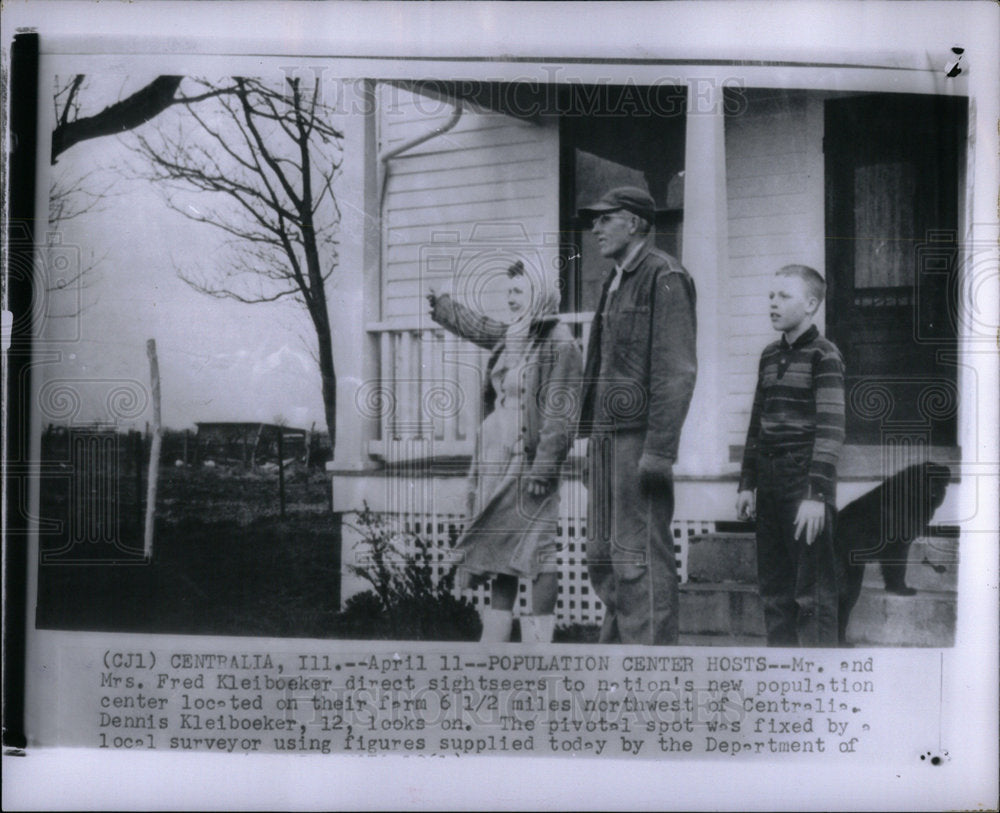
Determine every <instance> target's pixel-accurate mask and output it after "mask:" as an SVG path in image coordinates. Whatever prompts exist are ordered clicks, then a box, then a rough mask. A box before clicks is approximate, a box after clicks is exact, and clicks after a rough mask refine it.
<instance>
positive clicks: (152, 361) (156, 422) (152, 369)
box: [143, 339, 163, 561]
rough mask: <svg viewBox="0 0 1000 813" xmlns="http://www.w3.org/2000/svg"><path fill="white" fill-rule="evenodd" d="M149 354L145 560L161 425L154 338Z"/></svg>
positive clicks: (153, 512) (153, 517)
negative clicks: (149, 438) (150, 410)
mask: <svg viewBox="0 0 1000 813" xmlns="http://www.w3.org/2000/svg"><path fill="white" fill-rule="evenodd" d="M146 355H147V356H149V378H150V382H151V383H152V388H153V444H152V446H150V449H149V479H148V481H147V488H146V534H145V538H144V540H143V552H144V554H145V556H146V559H147V561H148V560H151V559H152V558H153V523H154V522H155V521H156V482H157V478H158V475H159V468H160V444H161V443H162V441H163V427H162V426H161V424H160V365H159V363H158V362H157V360H156V339H149V340H147V341H146Z"/></svg>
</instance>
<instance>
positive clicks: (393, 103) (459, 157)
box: [379, 86, 559, 325]
mask: <svg viewBox="0 0 1000 813" xmlns="http://www.w3.org/2000/svg"><path fill="white" fill-rule="evenodd" d="M380 92H381V94H382V103H381V104H380V105H379V110H380V118H379V133H380V150H381V151H383V152H384V151H386V150H389V149H392V148H393V147H396V146H399V145H401V144H403V143H404V142H406V141H407V140H409V139H412V138H415V137H417V136H419V135H422V134H424V133H428V132H430V131H432V130H433V129H434V128H436V127H441V126H442V125H444V124H445V123H446V122H447V121H448V119H449V118H450V116H451V113H452V111H453V107H452V106H451V105H449V104H446V103H444V102H439V101H436V100H432V99H429V98H427V97H422V96H417V95H415V94H413V93H410V92H408V91H405V90H402V89H400V88H397V87H391V86H382V88H381V89H380ZM558 148H559V144H558V126H557V122H556V121H555V120H551V121H545V120H543V121H531V122H529V121H522V120H520V119H517V118H514V117H512V116H507V115H503V114H501V113H495V112H492V111H488V110H483V109H480V108H476V107H474V106H472V105H470V104H468V103H466V104H465V105H464V107H463V114H462V117H461V118H460V119H459V121H458V124H457V125H456V126H455V127H454V128H453V129H452V130H450V131H448V132H447V133H444V134H441V135H438V136H435V137H434V138H432V139H430V140H429V141H426V142H424V143H423V144H420V145H419V146H417V147H415V148H413V149H411V150H408V151H406V152H404V153H402V154H400V155H399V156H397V157H395V158H393V159H391V160H390V162H389V163H390V166H389V168H388V181H387V186H386V192H385V204H384V208H383V224H384V229H383V232H384V243H383V262H382V274H383V277H382V279H383V285H382V291H383V295H382V320H383V321H384V322H387V323H388V324H390V325H391V324H393V322H404V321H407V320H412V319H413V318H415V317H419V316H421V315H422V314H424V313H425V311H426V307H425V302H424V299H423V294H425V293H426V290H427V282H428V280H427V279H426V277H427V273H428V268H429V266H427V265H426V258H427V256H428V250H431V251H435V250H436V249H437V247H438V246H439V245H440V244H441V243H442V242H444V243H446V244H449V245H452V246H454V247H455V248H456V250H458V251H464V252H465V253H464V254H463V257H465V259H468V258H469V257H471V256H472V252H474V251H475V250H476V247H482V248H483V249H485V250H486V251H487V252H489V251H491V250H493V249H494V248H495V247H496V246H497V245H505V246H507V247H508V249H509V251H510V252H511V254H513V255H515V256H520V254H522V253H524V251H527V253H528V254H530V255H532V256H535V257H538V258H539V260H538V261H539V262H541V263H542V264H544V265H545V266H546V273H550V274H554V273H555V268H556V265H555V260H556V252H555V247H554V246H555V243H556V242H557V241H556V239H554V237H555V235H557V233H558V211H559V207H558V192H559V177H558V172H559V160H558ZM484 224H490V225H489V228H488V230H487V231H484V230H483V228H482V227H483V226H484ZM497 224H501V225H502V226H506V227H507V229H506V230H505V231H504V232H503V235H502V237H501V238H500V241H499V243H498V242H497V241H498V238H497ZM477 227H478V228H477ZM546 246H550V247H551V248H546ZM470 247H471V248H472V251H471V252H470V251H468V249H470ZM538 247H542V248H541V249H539V248H538ZM522 249H523V250H522ZM456 270H457V275H458V276H461V275H462V274H463V272H464V271H465V270H466V269H464V268H463V267H461V266H457V267H456ZM501 270H502V269H501ZM434 273H435V272H434V270H433V269H432V270H431V274H432V275H434ZM447 276H448V274H447V273H445V274H441V273H437V275H436V281H437V283H438V287H439V288H441V287H447V281H446V278H447ZM451 282H453V283H454V282H455V280H454V279H452V280H451ZM459 287H460V286H459ZM493 293H494V296H493V297H492V298H491V299H490V300H489V302H488V304H490V305H492V306H494V307H496V308H497V309H498V310H499V309H500V307H501V305H502V303H501V302H500V299H499V291H494V292H493Z"/></svg>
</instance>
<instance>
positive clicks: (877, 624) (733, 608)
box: [679, 582, 956, 647]
mask: <svg viewBox="0 0 1000 813" xmlns="http://www.w3.org/2000/svg"><path fill="white" fill-rule="evenodd" d="M955 605H956V601H955V593H954V592H952V591H939V590H935V591H925V592H919V593H917V594H916V595H913V596H897V595H893V594H892V593H886V592H885V591H884V590H882V589H881V587H880V588H877V589H873V588H870V587H865V588H864V589H862V591H861V597H860V598H859V599H858V603H857V605H856V606H855V608H854V612H853V613H851V623H850V626H848V629H847V638H848V640H849V641H850V642H851V643H852V644H854V645H855V646H934V647H938V646H940V647H946V646H952V645H953V644H954V641H955ZM679 622H680V633H681V635H682V636H684V637H690V636H724V637H725V638H728V639H730V640H734V641H740V642H744V643H745V644H752V643H754V642H756V643H758V644H761V645H762V644H763V643H764V636H765V628H764V609H763V606H762V604H761V600H760V596H758V594H757V588H756V586H754V585H749V584H739V583H737V582H728V583H722V584H690V583H688V584H683V585H681V591H680V619H679Z"/></svg>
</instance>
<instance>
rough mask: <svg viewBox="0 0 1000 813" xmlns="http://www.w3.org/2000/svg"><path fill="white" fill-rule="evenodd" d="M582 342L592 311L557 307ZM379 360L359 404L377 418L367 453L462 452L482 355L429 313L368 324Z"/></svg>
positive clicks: (470, 444)
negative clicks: (442, 325) (564, 309)
mask: <svg viewBox="0 0 1000 813" xmlns="http://www.w3.org/2000/svg"><path fill="white" fill-rule="evenodd" d="M560 319H561V320H562V321H563V322H564V323H565V324H567V325H568V326H569V327H570V328H571V330H572V331H573V333H574V336H575V337H576V338H577V340H578V341H579V342H580V346H581V349H583V348H585V347H586V343H587V339H588V338H589V335H590V324H591V321H592V319H593V313H564V314H561V315H560ZM367 330H368V333H369V335H371V336H373V337H374V338H375V343H376V345H377V348H378V351H377V354H378V368H377V373H376V376H375V379H374V380H373V381H369V382H367V383H366V384H364V385H363V387H362V390H361V392H360V393H359V395H358V405H359V408H360V409H362V411H363V412H364V414H366V415H367V416H368V417H370V418H371V419H373V421H375V423H376V432H375V438H374V439H373V440H371V441H370V442H369V444H368V453H369V454H370V455H372V456H374V457H378V458H381V459H383V460H385V461H386V462H389V463H394V462H404V461H407V460H414V459H434V458H454V457H468V456H471V455H472V453H473V449H474V445H475V439H476V429H477V428H478V426H479V422H480V420H481V414H482V401H481V391H482V374H483V369H484V367H485V365H486V360H487V358H488V357H489V354H488V352H487V351H485V350H482V349H480V348H478V347H476V346H475V345H473V344H472V343H471V342H468V341H465V340H463V339H460V338H458V337H457V336H454V335H452V334H451V333H449V332H448V331H446V330H444V329H443V328H441V327H440V326H438V325H436V324H434V323H433V322H431V321H430V319H429V318H428V317H418V318H411V319H408V320H400V319H394V320H392V321H387V322H373V323H370V324H368V326H367Z"/></svg>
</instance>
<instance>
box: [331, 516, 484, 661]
mask: <svg viewBox="0 0 1000 813" xmlns="http://www.w3.org/2000/svg"><path fill="white" fill-rule="evenodd" d="M353 527H354V528H355V530H357V531H358V532H359V533H360V534H361V537H362V538H361V540H360V541H359V542H358V543H357V545H356V546H355V549H356V550H357V551H358V553H359V554H361V555H363V556H364V557H365V558H366V559H367V561H366V562H365V563H364V564H360V565H348V568H349V569H350V571H351V572H352V573H353V574H354V575H356V576H358V577H360V578H362V579H364V580H365V581H367V582H368V583H369V584H371V586H372V589H371V590H368V591H365V592H364V593H360V594H358V595H356V596H352V597H351V598H350V599H349V600H348V601H347V603H346V605H345V607H344V611H343V612H342V613H341V617H340V619H339V620H340V624H341V626H342V628H341V629H340V630H338V633H339V634H341V635H343V636H344V637H350V638H354V637H360V638H393V639H401V640H433V641H474V640H476V639H477V638H478V637H479V633H480V630H481V624H480V621H479V613H477V612H476V609H475V607H473V606H472V603H471V602H470V601H469V600H468V599H466V598H465V597H462V598H456V597H455V595H454V593H453V591H454V587H455V566H454V565H453V566H452V567H451V568H449V569H448V570H447V571H446V572H445V573H442V574H441V576H440V577H439V578H438V579H437V581H435V580H434V577H433V568H432V563H433V558H432V555H431V551H430V545H429V544H428V543H427V542H426V541H424V540H423V539H422V538H421V537H419V536H417V535H415V534H403V533H400V532H398V531H396V530H393V529H392V528H390V527H389V526H388V525H387V524H386V521H385V518H384V517H382V516H381V515H379V514H377V513H375V512H374V511H372V510H371V509H370V508H369V507H368V504H367V503H365V504H364V507H363V509H362V510H361V511H359V512H358V518H357V525H355V526H353Z"/></svg>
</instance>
